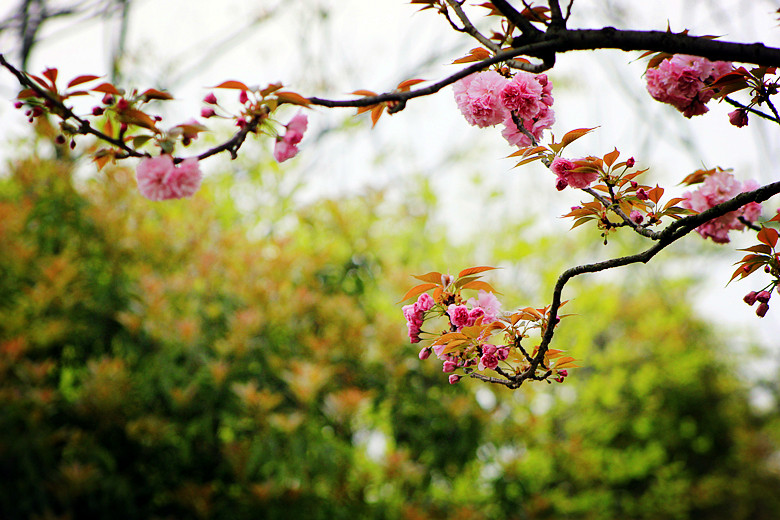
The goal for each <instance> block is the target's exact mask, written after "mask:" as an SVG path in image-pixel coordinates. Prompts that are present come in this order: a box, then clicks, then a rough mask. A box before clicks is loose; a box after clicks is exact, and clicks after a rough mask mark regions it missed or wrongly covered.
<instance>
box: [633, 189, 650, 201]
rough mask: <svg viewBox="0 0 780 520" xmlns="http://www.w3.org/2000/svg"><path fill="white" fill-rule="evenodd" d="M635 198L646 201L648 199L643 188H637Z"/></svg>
mask: <svg viewBox="0 0 780 520" xmlns="http://www.w3.org/2000/svg"><path fill="white" fill-rule="evenodd" d="M636 198H638V199H639V200H647V199H649V198H650V197H648V196H647V192H646V191H645V189H644V188H639V189H638V190H636Z"/></svg>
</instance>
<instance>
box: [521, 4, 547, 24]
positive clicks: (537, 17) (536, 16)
mask: <svg viewBox="0 0 780 520" xmlns="http://www.w3.org/2000/svg"><path fill="white" fill-rule="evenodd" d="M549 11H550V9H549V8H548V7H542V6H537V7H532V8H531V9H530V10H529V9H528V8H525V9H523V10H522V11H521V12H520V15H521V16H523V17H524V18H527V19H528V20H530V21H532V22H546V21H548V20H549V19H550V17H549V16H547V13H548V12H549Z"/></svg>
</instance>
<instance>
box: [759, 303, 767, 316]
mask: <svg viewBox="0 0 780 520" xmlns="http://www.w3.org/2000/svg"><path fill="white" fill-rule="evenodd" d="M768 310H769V304H768V303H761V304H760V305H759V306H758V308H757V309H756V316H758V317H759V318H763V317H764V316H766V313H767V311H768Z"/></svg>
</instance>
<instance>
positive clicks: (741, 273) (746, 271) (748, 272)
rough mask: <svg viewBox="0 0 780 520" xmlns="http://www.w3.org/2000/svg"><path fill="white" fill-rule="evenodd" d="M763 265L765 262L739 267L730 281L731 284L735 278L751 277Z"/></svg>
mask: <svg viewBox="0 0 780 520" xmlns="http://www.w3.org/2000/svg"><path fill="white" fill-rule="evenodd" d="M740 263H741V262H740ZM763 264H764V263H763V262H754V263H744V264H742V265H740V266H739V267H737V270H736V271H734V274H732V275H731V279H729V283H731V282H733V281H734V278H736V277H737V276H739V277H741V278H745V277H747V276H750V275H751V274H753V273H754V272H755V271H756V270H757V269H758V268H759V267H761V266H762V265H763ZM746 268H747V269H746Z"/></svg>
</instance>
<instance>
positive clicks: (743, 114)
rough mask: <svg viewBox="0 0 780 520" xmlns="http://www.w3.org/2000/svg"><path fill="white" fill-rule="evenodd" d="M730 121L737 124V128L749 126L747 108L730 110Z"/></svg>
mask: <svg viewBox="0 0 780 520" xmlns="http://www.w3.org/2000/svg"><path fill="white" fill-rule="evenodd" d="M729 123H731V124H732V125H734V126H736V127H737V128H742V127H743V126H747V124H748V115H747V111H746V110H745V109H742V108H738V109H736V110H735V111H733V112H729Z"/></svg>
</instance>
